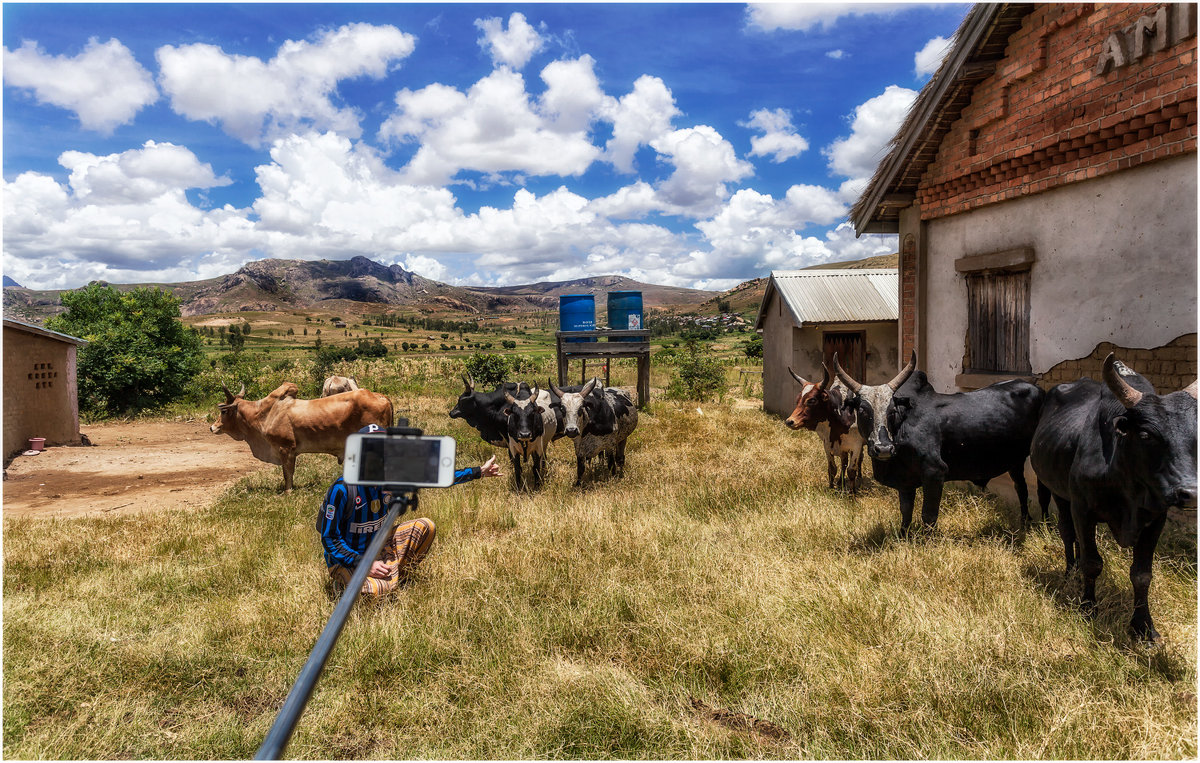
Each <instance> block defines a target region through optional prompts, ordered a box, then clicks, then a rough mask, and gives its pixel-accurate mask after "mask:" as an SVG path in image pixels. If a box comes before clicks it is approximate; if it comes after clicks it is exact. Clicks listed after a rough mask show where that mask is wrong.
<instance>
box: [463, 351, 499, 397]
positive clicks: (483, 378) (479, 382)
mask: <svg viewBox="0 0 1200 763" xmlns="http://www.w3.org/2000/svg"><path fill="white" fill-rule="evenodd" d="M466 365H467V373H468V374H470V375H471V379H472V380H473V381H474V382H475V386H476V387H479V388H481V389H482V388H485V387H486V388H491V387H495V386H496V385H497V384H499V383H500V382H502V381H504V378H505V377H506V376H508V371H509V365H508V359H507V358H505V357H504V356H503V355H496V354H494V353H482V352H477V353H475V354H474V355H472V356H471V357H469V358H467V363H466Z"/></svg>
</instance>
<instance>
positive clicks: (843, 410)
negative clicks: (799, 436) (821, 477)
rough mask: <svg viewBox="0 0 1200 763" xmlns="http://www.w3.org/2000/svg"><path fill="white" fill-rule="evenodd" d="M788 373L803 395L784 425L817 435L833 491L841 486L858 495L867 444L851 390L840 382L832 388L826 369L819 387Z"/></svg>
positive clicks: (834, 382)
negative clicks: (851, 400)
mask: <svg viewBox="0 0 1200 763" xmlns="http://www.w3.org/2000/svg"><path fill="white" fill-rule="evenodd" d="M822 367H824V364H822ZM788 373H790V374H791V375H792V378H793V379H795V380H796V383H797V384H799V385H800V394H799V395H797V396H796V410H794V411H792V415H791V416H788V418H787V421H786V422H784V423H786V424H787V425H788V427H789V428H791V429H808V430H811V431H815V432H816V433H817V436H819V437H820V438H821V444H822V445H824V446H825V463H826V466H827V468H828V470H829V487H830V488H833V487H835V486H836V485H837V484H838V483H839V482H840V483H841V484H842V485H844V486H845V487H848V488H849V489H850V492H851V493H857V492H858V478H859V475H860V473H861V472H860V469H861V464H862V454H863V445H864V442H863V438H862V435H861V434H859V431H858V424H857V423H856V422H855V420H854V411H853V410H852V409H850V408H847V407H846V404H845V403H846V397H847V395H848V393H849V390H848V389H847V388H846V387H845V386H844V385H843V384H842V383H841V381H839V380H837V379H834V381H833V384H832V385H830V383H829V376H830V374H829V369H828V368H825V378H824V379H822V380H821V381H819V382H816V383H813V382H810V381H807V380H806V379H804V378H803V377H802V376H800V375H799V374H797V373H796V372H795V371H793V370H792V369H791V368H788ZM839 460H840V461H841V475H840V479H839V475H838V463H837V462H838V461H839Z"/></svg>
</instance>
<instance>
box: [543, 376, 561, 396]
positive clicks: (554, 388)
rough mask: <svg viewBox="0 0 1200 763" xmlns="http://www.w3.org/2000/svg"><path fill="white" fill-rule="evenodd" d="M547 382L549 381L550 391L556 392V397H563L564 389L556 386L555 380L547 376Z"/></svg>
mask: <svg viewBox="0 0 1200 763" xmlns="http://www.w3.org/2000/svg"><path fill="white" fill-rule="evenodd" d="M546 382H547V383H549V385H550V391H551V392H553V393H554V396H555V397H558V398H561V397H562V396H563V391H562V390H561V389H559V388H558V387H556V386H554V382H553V381H551V380H550V379H549V378H547V379H546Z"/></svg>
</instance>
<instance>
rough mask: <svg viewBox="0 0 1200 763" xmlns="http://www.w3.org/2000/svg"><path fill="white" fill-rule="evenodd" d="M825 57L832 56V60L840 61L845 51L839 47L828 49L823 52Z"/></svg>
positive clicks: (844, 55)
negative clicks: (837, 48)
mask: <svg viewBox="0 0 1200 763" xmlns="http://www.w3.org/2000/svg"><path fill="white" fill-rule="evenodd" d="M825 57H826V58H832V59H833V60H834V61H841V60H842V59H843V58H845V57H846V51H844V50H840V49H839V50H829V51H826V52H825Z"/></svg>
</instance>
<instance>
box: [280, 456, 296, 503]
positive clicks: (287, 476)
mask: <svg viewBox="0 0 1200 763" xmlns="http://www.w3.org/2000/svg"><path fill="white" fill-rule="evenodd" d="M280 456H281V458H280V461H282V462H283V492H285V493H290V492H292V475H293V474H295V473H296V454H295V453H291V452H287V451H285V452H283V453H280Z"/></svg>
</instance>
